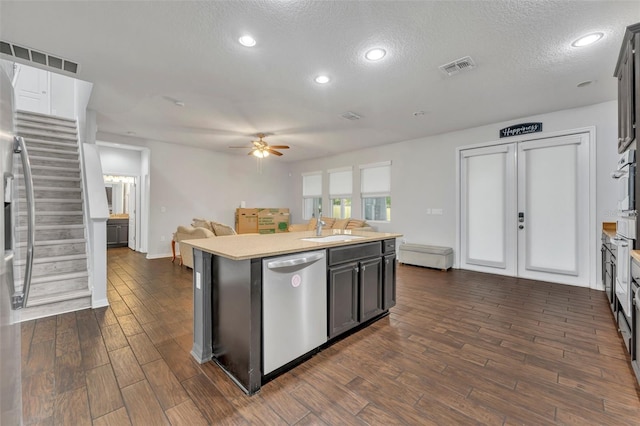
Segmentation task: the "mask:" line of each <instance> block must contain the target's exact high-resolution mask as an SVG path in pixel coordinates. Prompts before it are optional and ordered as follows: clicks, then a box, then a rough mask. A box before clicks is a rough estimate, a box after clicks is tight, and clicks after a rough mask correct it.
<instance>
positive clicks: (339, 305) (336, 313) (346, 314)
mask: <svg viewBox="0 0 640 426" xmlns="http://www.w3.org/2000/svg"><path fill="white" fill-rule="evenodd" d="M328 280H329V293H328V294H329V296H328V297H329V303H328V316H329V321H328V323H329V330H328V331H329V338H330V339H331V338H332V337H335V336H338V335H340V334H342V333H344V332H346V331H348V330H350V329H352V328H353V327H355V326H356V325H358V322H359V321H358V263H357V262H350V263H346V264H344V265H340V266H334V267H330V268H329V274H328Z"/></svg>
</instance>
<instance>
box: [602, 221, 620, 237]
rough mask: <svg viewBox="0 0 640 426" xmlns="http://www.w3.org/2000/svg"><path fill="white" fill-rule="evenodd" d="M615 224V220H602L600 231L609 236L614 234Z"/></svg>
mask: <svg viewBox="0 0 640 426" xmlns="http://www.w3.org/2000/svg"><path fill="white" fill-rule="evenodd" d="M616 228H617V224H616V223H615V222H602V233H603V234H605V235H606V236H607V237H609V238H614V237H615V236H616Z"/></svg>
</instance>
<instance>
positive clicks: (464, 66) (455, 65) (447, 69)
mask: <svg viewBox="0 0 640 426" xmlns="http://www.w3.org/2000/svg"><path fill="white" fill-rule="evenodd" d="M475 67H476V63H475V62H473V59H471V56H465V57H464V58H460V59H456V60H455V61H453V62H449V63H448V64H444V65H440V66H439V67H438V68H440V71H442V72H443V73H445V74H446V75H448V76H449V77H451V76H452V75H456V74H458V73H459V72H460V71H467V70H472V69H474V68H475Z"/></svg>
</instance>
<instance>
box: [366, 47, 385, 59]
mask: <svg viewBox="0 0 640 426" xmlns="http://www.w3.org/2000/svg"><path fill="white" fill-rule="evenodd" d="M386 54H387V52H386V50H384V49H381V48H379V47H376V48H375V49H371V50H369V51H367V53H365V54H364V57H365V58H367V59H368V60H370V61H379V60H380V59H382V58H384V57H385V55H386Z"/></svg>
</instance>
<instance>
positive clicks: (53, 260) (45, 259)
mask: <svg viewBox="0 0 640 426" xmlns="http://www.w3.org/2000/svg"><path fill="white" fill-rule="evenodd" d="M73 260H85V261H86V260H87V255H86V254H65V255H62V256H45V257H36V256H34V258H33V264H34V265H41V264H43V263H58V262H69V261H73ZM25 262H26V260H25V259H20V260H16V261H15V262H14V264H15V265H16V266H24V264H25ZM77 272H79V271H77Z"/></svg>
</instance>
